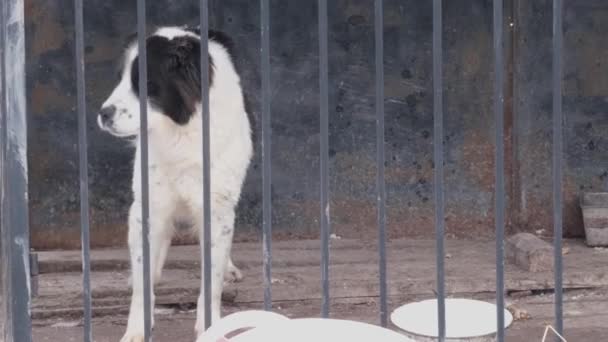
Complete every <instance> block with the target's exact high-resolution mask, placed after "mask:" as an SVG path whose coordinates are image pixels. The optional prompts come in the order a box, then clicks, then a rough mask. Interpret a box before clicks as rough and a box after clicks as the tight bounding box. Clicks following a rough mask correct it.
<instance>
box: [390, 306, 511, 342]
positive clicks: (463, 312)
mask: <svg viewBox="0 0 608 342" xmlns="http://www.w3.org/2000/svg"><path fill="white" fill-rule="evenodd" d="M445 311H446V314H445V321H446V340H445V341H446V342H493V341H496V332H497V330H498V329H497V326H496V312H497V307H496V305H494V304H491V303H487V302H483V301H478V300H471V299H456V298H453V299H446V301H445ZM391 321H392V322H393V324H395V326H397V327H398V328H399V329H400V330H401V332H402V333H403V334H404V335H405V336H408V337H410V338H412V339H414V340H415V341H418V342H435V341H438V338H437V336H438V323H437V322H438V317H437V300H436V299H430V300H425V301H421V302H415V303H410V304H406V305H403V306H401V307H399V308H397V309H396V310H395V311H393V313H392V314H391ZM512 322H513V315H511V313H510V312H509V311H507V310H505V328H507V327H508V326H509V325H511V323H512Z"/></svg>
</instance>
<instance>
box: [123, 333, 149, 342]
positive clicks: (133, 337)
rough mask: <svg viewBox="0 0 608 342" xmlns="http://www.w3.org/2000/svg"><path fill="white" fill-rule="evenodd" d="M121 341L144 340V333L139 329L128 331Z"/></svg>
mask: <svg viewBox="0 0 608 342" xmlns="http://www.w3.org/2000/svg"><path fill="white" fill-rule="evenodd" d="M120 342H144V333H143V332H138V331H127V332H126V333H125V335H124V336H123V337H122V338H121V339H120Z"/></svg>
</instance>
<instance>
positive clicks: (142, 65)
mask: <svg viewBox="0 0 608 342" xmlns="http://www.w3.org/2000/svg"><path fill="white" fill-rule="evenodd" d="M146 36H147V33H146V1H145V0H137V43H138V60H139V66H138V67H139V111H140V117H141V127H140V130H141V133H140V139H141V141H140V146H141V198H142V203H141V218H142V232H141V234H142V252H143V259H144V260H143V262H144V265H143V266H144V267H143V277H144V307H143V310H144V341H146V342H148V341H150V337H151V336H150V335H151V332H152V324H151V323H152V308H151V299H152V298H151V295H152V291H151V288H150V285H151V279H150V240H149V236H150V203H149V197H150V188H149V181H148V178H149V177H148V56H147V52H146Z"/></svg>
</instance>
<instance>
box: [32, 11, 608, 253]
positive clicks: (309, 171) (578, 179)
mask: <svg viewBox="0 0 608 342" xmlns="http://www.w3.org/2000/svg"><path fill="white" fill-rule="evenodd" d="M197 3H198V1H193V0H189V1H171V0H155V1H149V4H148V15H149V19H148V20H149V24H150V25H151V26H157V25H167V24H184V23H195V22H197V20H198V17H197V13H198V7H197ZM537 3H538V4H537ZM549 3H550V2H549V1H548V0H543V1H540V2H534V4H532V3H529V2H527V1H518V2H517V3H516V4H515V11H514V13H515V14H516V17H517V18H516V20H515V24H516V25H515V29H516V32H517V35H516V36H515V40H514V41H513V43H514V47H515V48H514V50H511V49H508V51H509V56H508V58H507V60H509V61H513V60H515V64H514V65H515V68H514V85H513V84H511V83H509V84H508V89H515V94H516V95H517V96H518V101H517V102H516V103H515V106H514V107H513V108H514V109H515V110H514V111H513V110H512V109H511V102H510V101H507V135H508V137H509V138H508V139H507V141H506V142H507V147H508V149H509V158H508V160H507V165H508V174H509V193H510V204H511V205H510V207H509V213H510V217H511V218H512V223H513V225H514V227H515V228H520V227H521V228H522V229H525V230H535V229H539V228H550V227H549V225H550V220H551V213H550V210H551V206H550V203H551V202H550V192H548V191H549V190H550V178H549V177H548V176H547V175H550V169H549V166H550V159H549V158H550V143H551V140H550V139H551V135H550V111H551V101H550V79H551V74H550V29H551V22H550V5H549ZM589 3H593V4H594V5H593V6H591V5H589V6H585V7H581V5H577V6H572V5H570V4H568V6H567V9H566V12H567V17H566V20H565V22H566V26H567V31H566V43H565V45H566V59H565V62H566V68H567V70H566V77H567V82H566V95H567V96H566V100H565V111H566V117H567V122H566V123H565V126H564V127H565V129H566V132H567V133H566V136H567V138H568V142H567V146H568V148H567V150H566V152H567V161H568V171H567V172H566V175H567V176H568V178H567V179H568V181H567V182H566V188H565V189H566V190H568V189H572V190H568V191H566V201H567V204H568V207H567V215H568V216H567V221H566V222H567V224H568V227H566V228H567V231H568V232H575V233H577V232H580V228H581V223H580V217H579V216H580V213H578V212H577V211H576V206H575V196H576V192H577V191H578V190H579V187H580V186H585V189H587V188H591V186H593V187H594V189H597V188H598V187H599V186H600V183H601V179H600V176H601V177H606V176H605V174H606V173H605V172H606V169H607V168H608V167H607V165H606V161H607V158H608V157H607V155H606V153H605V152H606V147H607V145H606V144H607V143H608V142H607V141H606V139H605V138H602V136H603V135H605V133H604V132H605V128H606V124H607V120H608V118H607V117H606V111H607V106H608V104H607V103H606V101H605V99H606V98H607V97H608V89H607V88H608V83H606V82H608V75H606V70H607V67H606V65H605V64H603V63H605V61H606V57H607V56H606V48H605V47H606V46H607V44H606V36H607V35H606V33H607V28H606V25H607V23H608V13H607V11H608V4H606V5H605V4H603V3H602V2H601V1H599V0H597V1H590V2H589ZM372 6H373V3H372V2H371V1H367V0H335V1H330V9H329V13H330V41H329V44H330V46H329V47H330V51H331V52H330V82H331V84H330V108H331V112H330V176H331V180H330V186H331V189H330V191H331V214H332V229H333V230H334V232H335V233H337V234H338V235H343V236H352V237H360V236H370V237H375V222H376V211H375V195H374V191H375V170H376V168H375V126H374V125H375V118H374V90H373V87H374V72H373V70H374V69H373V68H374V66H373V63H374V60H373V46H374V41H373V7H372ZM385 10H386V14H385V21H386V23H385V55H386V58H385V73H386V145H385V146H386V155H387V168H386V184H387V191H388V224H389V232H390V235H391V236H430V235H431V234H433V203H432V187H433V183H432V172H433V163H432V140H433V139H432V138H433V132H432V128H433V127H432V126H433V121H432V80H431V68H432V65H431V31H432V20H431V10H432V8H431V4H430V2H420V1H414V0H406V1H403V0H386V1H385ZM271 11H272V13H271V14H272V18H273V21H272V23H271V49H272V57H271V63H272V68H273V71H272V76H271V77H272V95H273V98H272V115H273V121H272V128H273V147H272V148H273V153H274V154H273V158H272V159H273V160H272V164H273V165H272V166H273V187H272V193H273V206H274V207H273V220H274V229H275V231H277V232H278V234H279V235H294V236H317V234H318V233H317V232H318V225H319V223H318V219H317V217H318V216H319V212H320V209H319V203H318V197H319V196H318V195H319V181H318V179H319V158H318V153H319V152H318V151H319V119H318V78H317V77H318V43H317V38H318V35H317V26H316V25H317V16H316V13H317V8H316V1H312V0H306V1H295V0H293V1H285V0H273V1H271ZM444 11H445V18H444V23H445V30H444V47H445V59H444V61H445V69H444V70H445V105H446V107H445V117H446V137H445V146H446V181H447V183H446V185H447V194H446V201H447V222H448V223H447V226H448V227H447V228H448V233H449V234H456V235H464V236H470V235H474V236H478V235H480V234H481V235H491V234H492V233H493V200H494V199H493V194H494V190H493V180H494V177H493V167H494V162H493V150H494V145H493V142H494V133H493V129H494V128H493V114H492V81H493V76H492V61H493V54H492V28H491V25H492V21H491V18H492V15H491V13H492V7H491V1H488V0H474V1H467V2H456V1H446V2H445V10H444ZM509 11H510V7H509ZM211 13H212V18H211V24H212V26H213V27H215V28H218V29H221V30H224V31H226V32H227V33H229V34H230V35H231V36H233V38H234V39H235V40H236V42H237V45H238V46H239V47H240V48H239V63H240V64H241V66H242V67H241V69H242V70H243V72H244V75H243V81H244V84H245V86H246V88H247V90H248V92H249V93H250V96H251V98H252V100H253V101H252V102H253V104H254V105H253V108H254V110H255V112H256V116H258V117H259V110H260V97H259V96H260V91H259V90H260V89H259V84H260V75H259V60H260V57H259V36H260V32H259V4H258V3H257V2H255V1H241V0H221V1H220V0H216V1H211ZM26 15H27V16H28V22H27V34H28V41H27V56H28V59H27V63H28V72H29V74H28V91H29V93H28V94H29V109H30V126H29V127H30V131H29V146H30V151H29V158H30V194H31V224H32V234H33V235H32V240H33V241H32V244H33V246H35V247H38V248H42V247H54V248H57V247H62V248H72V247H77V246H78V245H79V228H78V222H79V221H78V220H79V219H78V180H77V177H78V170H77V160H78V159H77V158H78V154H77V145H76V144H77V131H76V114H75V85H74V84H75V82H74V71H73V63H74V61H73V52H72V51H73V19H72V18H73V12H72V7H71V1H69V0H56V1H33V0H30V1H28V2H27V8H26ZM134 18H135V2H128V1H118V0H104V1H101V0H91V1H87V3H86V4H85V30H86V35H85V39H86V43H85V45H86V68H87V69H86V70H87V86H88V89H87V101H88V102H87V103H88V109H89V138H90V145H89V146H90V147H89V153H90V167H89V172H90V177H91V191H92V193H91V214H92V224H91V228H92V238H93V244H94V245H96V246H102V245H115V244H124V242H125V240H126V239H125V237H126V233H125V232H126V210H127V208H128V205H129V201H130V197H131V196H130V193H129V192H130V191H129V189H130V170H131V159H132V157H131V155H132V152H133V151H132V150H131V149H130V148H129V147H128V146H127V144H125V143H123V142H121V141H118V140H117V139H116V138H113V137H110V136H108V135H106V134H103V133H101V132H100V131H99V130H98V129H97V127H96V126H95V120H94V118H95V112H96V110H97V109H98V107H99V105H100V104H101V102H102V101H103V99H104V97H105V96H107V94H108V93H109V91H111V89H112V86H113V84H112V82H113V77H112V75H113V74H114V63H115V62H116V59H117V57H118V56H119V55H120V52H121V50H120V49H121V46H122V42H123V40H124V37H125V36H127V35H128V34H129V33H131V32H133V31H134V30H135V25H136V23H135V19H134ZM506 22H507V23H508V22H509V20H508V19H507V20H506ZM510 39H511V36H510V35H508V36H507V41H510ZM511 51H514V53H513V55H512V56H511ZM602 56H603V57H602ZM592 57H593V59H589V58H592ZM596 62H599V63H600V64H593V63H596ZM589 63H591V64H593V65H591V64H589ZM512 67H513V66H512V65H510V66H509V70H511V69H512ZM507 95H508V96H507V100H509V99H510V98H509V94H507ZM513 112H514V113H516V114H515V115H513ZM258 124H259V122H258ZM512 128H514V129H513V130H512ZM512 137H515V139H514V140H512V139H511V138H512ZM591 141H593V142H592V143H590V142H591ZM257 151H258V152H259V146H257ZM260 170H261V159H260V154H259V153H258V154H257V155H256V159H255V161H254V163H253V165H252V168H251V170H250V173H249V176H248V179H247V181H246V185H245V189H244V192H243V197H242V201H241V204H240V206H239V214H238V219H237V231H238V232H240V234H239V236H241V237H243V238H246V237H250V236H256V235H258V234H259V233H258V232H259V228H260V225H261V224H260V222H261V174H260ZM574 190H576V191H574Z"/></svg>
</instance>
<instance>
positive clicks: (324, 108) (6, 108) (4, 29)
mask: <svg viewBox="0 0 608 342" xmlns="http://www.w3.org/2000/svg"><path fill="white" fill-rule="evenodd" d="M145 4H146V1H145V0H138V1H137V28H138V42H139V56H140V58H139V74H140V75H141V77H140V79H139V94H140V110H141V120H142V125H141V126H142V127H146V126H147V113H146V109H147V106H146V98H147V75H146V70H147V67H146V51H145V44H144V43H145V38H146V32H145V27H146V12H145ZM260 5H261V28H262V29H261V35H262V37H261V50H260V51H261V62H262V63H261V66H262V70H261V72H262V88H261V89H262V90H261V91H262V146H263V147H262V162H263V171H262V172H263V173H262V174H263V229H262V232H263V234H262V236H263V253H262V258H263V265H264V266H263V276H264V308H265V309H267V310H269V309H271V307H272V288H271V271H272V267H271V264H272V253H271V233H272V227H271V210H272V206H271V198H270V196H271V191H270V190H271V188H270V185H271V180H272V176H271V168H270V154H271V149H270V146H271V126H270V119H271V107H270V84H271V79H270V68H271V65H270V50H269V49H270V36H269V33H270V25H271V24H272V22H271V18H270V9H269V0H260ZM1 6H2V8H1V14H0V39H1V47H2V53H1V69H0V70H1V75H2V76H1V77H0V80H1V87H0V89H1V101H2V102H1V104H2V109H1V111H0V113H1V117H0V118H1V123H0V128H1V129H2V130H1V139H2V140H1V147H2V149H1V155H0V156H1V164H0V166H1V167H0V175H1V178H2V192H1V205H2V207H1V209H2V212H1V213H2V216H1V217H2V231H1V233H2V236H1V237H2V241H1V242H2V244H1V246H2V265H1V266H2V299H3V300H2V317H3V318H4V319H3V321H2V322H3V325H4V326H3V337H4V340H5V341H7V342H12V341H19V342H27V341H31V339H32V335H31V320H30V298H31V293H30V292H31V289H30V261H29V232H28V196H27V176H28V169H27V157H26V155H27V139H26V130H27V122H26V108H25V103H26V92H25V47H24V41H25V31H24V0H5V1H2V3H1ZM493 6H494V7H493V9H494V11H493V14H494V20H493V30H494V58H495V59H494V77H495V78H494V114H495V120H496V121H495V128H496V132H495V134H496V143H495V182H496V183H495V185H496V187H495V189H496V196H495V229H496V301H497V307H498V310H497V316H496V320H497V325H498V329H499V330H498V341H504V338H505V332H504V328H503V327H504V321H505V317H504V307H505V301H504V227H505V170H504V158H505V146H504V89H503V83H504V80H505V78H504V72H505V65H504V60H503V18H504V13H503V0H493ZM74 8H75V23H76V30H75V41H76V44H75V56H76V65H75V69H76V75H77V91H78V92H77V108H78V141H79V166H80V210H81V227H82V229H81V233H82V273H83V278H82V280H83V282H82V286H83V294H84V332H85V333H84V340H85V341H92V329H91V283H90V272H91V268H90V248H89V246H90V243H89V209H88V208H89V190H88V172H87V165H88V160H87V131H86V119H87V114H86V108H85V82H84V79H85V78H84V77H85V68H84V54H83V48H84V42H83V40H84V33H83V0H74ZM318 9H319V13H318V19H319V23H318V28H319V71H320V74H319V86H320V94H319V95H320V119H321V120H320V132H321V135H320V139H321V141H320V151H319V153H320V156H321V171H320V180H321V182H320V184H321V189H320V190H321V191H320V194H321V198H320V204H321V205H320V218H321V220H320V222H321V225H320V237H321V239H320V243H321V252H322V258H321V265H320V268H321V269H320V279H321V282H322V286H321V288H322V298H323V300H322V309H321V315H322V316H323V317H327V316H328V315H329V301H330V292H329V283H330V278H331V274H330V273H329V238H330V208H329V177H328V173H329V171H328V159H329V149H328V145H329V144H328V114H329V111H328V102H329V101H328V100H329V99H328V97H329V95H328V94H329V92H328V15H327V0H318ZM374 12H375V13H374V18H375V23H374V29H375V42H376V43H375V70H376V82H375V92H376V136H377V140H376V142H377V179H376V181H377V184H376V185H377V215H378V216H377V224H378V227H377V228H378V241H379V265H378V267H379V281H380V293H379V298H380V317H379V320H380V324H381V325H383V326H386V325H387V323H388V304H387V277H388V276H389V275H387V265H386V203H385V202H386V191H385V179H384V167H385V150H384V129H385V126H384V64H383V56H384V55H383V52H384V51H383V49H384V46H383V1H382V0H374ZM208 15H209V11H208V1H207V0H201V1H200V25H201V31H202V32H206V31H207V29H208V27H209V21H208ZM443 15H444V14H443V13H442V0H433V16H432V18H433V89H434V94H433V95H434V96H433V103H434V132H433V136H434V144H433V145H434V165H435V167H434V180H435V182H434V203H435V225H436V246H437V248H436V258H437V259H436V271H437V284H436V285H437V289H436V293H437V298H438V301H437V303H438V306H437V310H438V317H439V323H438V331H439V338H440V340H442V341H443V340H444V339H445V333H446V328H445V327H446V323H445V296H446V291H445V266H444V259H445V258H444V253H445V249H444V232H445V229H444V228H445V227H444V219H445V217H444V180H443V179H444V160H443V156H444V147H443V145H444V142H443V137H444V134H443V129H444V126H443V82H442V68H443V48H442V30H443V27H442V17H443ZM562 35H563V34H562V0H553V174H552V180H553V213H554V245H553V247H554V262H555V326H556V330H557V331H558V332H560V333H562V330H563V311H562V305H563V301H562V272H563V265H562V253H561V245H562V239H561V237H562V193H561V187H562V170H561V165H562V149H563V133H562V122H563V114H562V84H561V83H562ZM207 47H208V37H207V35H206V34H203V35H201V48H202V49H203V50H206V49H207ZM208 65H209V59H208V54H206V53H202V54H201V72H202V75H201V76H202V77H201V79H202V80H203V84H202V90H201V91H202V103H203V106H202V108H203V113H202V115H203V127H202V129H203V146H204V148H203V164H204V167H203V171H202V172H203V186H204V189H205V191H204V193H203V194H201V196H203V199H204V200H203V203H204V212H203V213H201V214H202V215H203V217H204V226H203V230H202V233H201V234H202V236H201V238H202V240H203V241H204V244H203V248H202V258H203V263H202V267H203V268H202V271H203V277H204V287H203V288H204V298H205V303H206V307H205V318H206V322H205V326H206V327H208V326H209V323H210V322H209V320H210V318H211V315H210V312H211V307H210V298H211V288H210V285H211V281H210V280H211V274H210V265H211V245H210V232H211V222H210V212H211V210H212V208H210V201H209V199H210V193H209V184H210V170H209V158H210V155H209V94H208V85H209V84H208V82H209V78H208V77H207V75H206V73H207V72H208V70H209V69H208ZM140 138H141V148H142V151H141V152H142V153H141V157H142V164H141V166H142V169H141V174H142V178H141V180H142V189H143V190H142V198H143V205H142V219H143V231H142V234H143V236H144V237H146V238H144V239H143V253H144V254H143V256H144V272H143V277H144V299H145V300H144V303H145V304H144V307H143V308H142V310H144V312H145V332H146V336H145V340H146V341H149V340H150V331H151V325H150V322H151V312H152V308H151V307H150V297H151V293H150V290H151V289H150V281H149V280H150V263H149V260H150V249H149V242H148V239H147V236H148V232H149V206H148V196H149V194H148V168H147V158H148V142H147V130H146V129H142V130H141V135H140ZM404 267H407V265H405V266H404Z"/></svg>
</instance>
